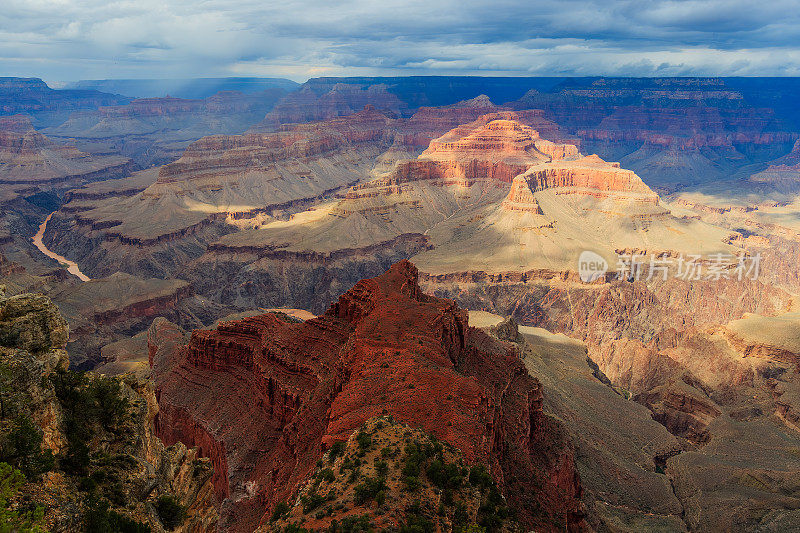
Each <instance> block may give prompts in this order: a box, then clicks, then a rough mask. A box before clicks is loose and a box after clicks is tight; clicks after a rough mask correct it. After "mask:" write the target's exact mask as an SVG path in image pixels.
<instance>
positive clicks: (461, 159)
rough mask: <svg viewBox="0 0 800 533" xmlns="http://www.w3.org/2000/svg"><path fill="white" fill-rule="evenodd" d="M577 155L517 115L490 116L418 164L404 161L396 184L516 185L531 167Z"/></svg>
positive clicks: (441, 142)
mask: <svg viewBox="0 0 800 533" xmlns="http://www.w3.org/2000/svg"><path fill="white" fill-rule="evenodd" d="M577 156H578V148H577V147H576V146H574V145H564V144H555V143H553V142H551V141H546V140H544V139H542V138H541V136H540V135H539V132H538V131H536V130H534V129H533V128H531V127H530V126H527V125H525V124H523V123H522V122H520V115H519V114H517V113H513V112H510V111H504V112H496V113H488V114H486V115H482V116H481V117H480V118H478V119H476V120H474V121H472V122H470V123H468V124H463V125H461V126H458V127H456V128H453V129H452V130H450V131H449V132H448V133H446V134H444V135H442V136H441V137H439V138H437V139H434V140H433V141H431V143H430V146H429V147H428V149H427V150H425V151H424V152H423V153H422V155H420V156H419V158H418V159H417V160H414V161H404V162H401V163H400V164H399V165H398V166H397V168H396V169H395V170H394V172H393V174H392V178H391V181H393V182H395V183H402V182H407V181H416V180H436V181H444V182H446V183H447V182H464V183H472V182H474V181H476V180H496V181H504V182H509V183H510V182H511V180H513V179H514V176H517V175H518V174H521V173H523V172H524V171H525V170H527V169H528V168H529V167H530V166H531V165H535V164H537V163H542V162H549V161H553V160H561V159H573V158H575V157H577Z"/></svg>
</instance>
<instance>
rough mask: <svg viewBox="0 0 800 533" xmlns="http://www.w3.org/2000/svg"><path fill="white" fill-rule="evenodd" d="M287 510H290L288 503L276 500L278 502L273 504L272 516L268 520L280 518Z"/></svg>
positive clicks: (286, 513)
mask: <svg viewBox="0 0 800 533" xmlns="http://www.w3.org/2000/svg"><path fill="white" fill-rule="evenodd" d="M289 511H291V508H290V507H289V504H287V503H286V502H278V504H277V505H276V506H275V509H273V510H272V517H271V518H270V520H272V521H273V522H275V521H276V520H280V519H281V518H283V517H284V516H286V515H288V514H289Z"/></svg>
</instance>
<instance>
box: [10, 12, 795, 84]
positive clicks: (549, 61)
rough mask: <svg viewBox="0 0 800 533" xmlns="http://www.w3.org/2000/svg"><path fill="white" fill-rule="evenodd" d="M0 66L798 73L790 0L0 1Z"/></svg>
mask: <svg viewBox="0 0 800 533" xmlns="http://www.w3.org/2000/svg"><path fill="white" fill-rule="evenodd" d="M4 4H5V6H4V9H3V10H2V11H0V69H2V72H4V73H5V74H6V75H21V76H39V77H43V78H45V79H48V80H74V79H80V78H111V77H117V78H119V77H181V76H228V75H269V76H287V77H291V78H293V79H296V80H299V81H302V80H305V79H306V78H308V77H311V76H318V75H398V74H483V75H489V74H502V75H548V74H549V75H800V57H798V54H799V53H800V44H798V43H800V13H798V11H800V10H797V9H796V0H772V1H770V2H763V3H762V4H760V5H759V6H758V9H754V6H753V5H752V2H750V1H748V0H670V1H664V0H602V1H601V0H534V1H531V0H527V1H525V0H496V1H494V2H486V1H480V2H477V1H473V0H461V1H455V0H437V1H430V0H424V1H423V0H402V1H401V0H384V1H382V2H375V1H374V0H348V1H334V0H326V1H323V0H305V1H300V0H285V1H283V2H280V3H279V2H264V1H263V0H238V1H230V0H205V1H202V2H197V1H196V0H191V1H190V0H110V1H109V0H5V2H4Z"/></svg>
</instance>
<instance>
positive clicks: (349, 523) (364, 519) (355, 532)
mask: <svg viewBox="0 0 800 533" xmlns="http://www.w3.org/2000/svg"><path fill="white" fill-rule="evenodd" d="M372 531H375V530H374V528H373V527H372V524H371V523H370V521H369V517H368V516H366V515H364V516H348V517H347V518H345V519H343V520H342V521H341V523H339V522H338V521H336V520H333V521H331V525H330V527H329V528H328V531H327V533H369V532H372Z"/></svg>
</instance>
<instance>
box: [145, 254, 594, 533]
mask: <svg viewBox="0 0 800 533" xmlns="http://www.w3.org/2000/svg"><path fill="white" fill-rule="evenodd" d="M159 328H160V329H161V330H162V331H164V333H158V335H159V336H164V335H168V334H167V333H166V331H167V330H166V329H165V328H167V326H165V325H161V326H159ZM167 329H168V328H167ZM154 335H155V334H154ZM150 354H151V362H152V367H153V375H154V378H155V380H156V384H157V388H158V392H157V394H158V399H159V406H160V408H161V411H160V413H159V416H158V419H157V428H158V432H159V434H160V435H161V437H162V438H163V439H164V440H165V441H166V442H168V443H169V442H174V441H176V440H182V441H183V442H186V443H187V444H189V445H199V446H200V447H201V449H202V450H203V453H204V454H205V455H207V456H210V457H211V458H212V462H213V463H214V465H215V478H214V479H215V487H216V491H217V494H218V496H219V497H220V498H224V499H225V502H224V503H223V505H222V513H223V522H222V525H223V526H224V527H226V528H230V529H231V530H242V531H245V530H251V529H253V527H254V526H255V525H257V524H259V523H264V521H265V520H266V518H265V516H268V514H267V512H268V511H269V510H270V509H271V508H272V507H273V506H274V505H275V504H276V503H277V502H279V501H284V500H285V499H286V498H287V497H290V496H292V495H294V494H296V491H297V490H298V488H299V484H300V483H301V482H302V481H303V480H304V479H306V478H307V476H308V475H309V474H310V473H311V472H312V470H313V468H314V465H315V464H316V462H317V460H318V459H319V458H320V456H321V455H322V452H323V451H324V450H326V449H328V448H329V447H331V445H332V444H333V443H335V442H337V441H340V440H346V439H347V438H348V437H349V436H350V434H351V433H352V432H353V431H354V430H355V429H357V428H358V427H360V426H361V424H363V423H364V421H366V420H368V419H369V418H371V417H373V416H376V415H381V414H390V415H392V416H394V418H396V419H397V420H399V421H404V422H406V423H408V424H409V425H411V426H414V427H419V428H421V429H423V430H425V431H426V432H429V433H431V434H433V435H435V436H436V437H437V438H438V439H440V440H442V441H443V442H446V443H449V444H450V445H452V446H454V447H455V448H457V449H459V450H461V451H462V452H463V453H464V457H465V459H466V461H467V462H469V463H476V462H477V463H481V464H484V465H487V466H488V467H489V468H490V471H491V473H492V477H493V478H494V479H495V480H496V481H497V483H498V485H499V487H500V488H501V489H502V492H503V494H504V495H505V496H506V498H507V499H508V501H509V502H510V505H511V506H512V507H513V508H514V509H516V511H517V517H518V519H519V520H520V522H521V523H522V524H523V525H524V526H525V527H528V528H537V527H538V528H542V529H547V530H555V529H560V528H563V527H564V526H565V524H566V525H567V526H568V527H569V528H570V529H576V528H581V527H583V521H582V518H581V514H580V511H579V507H578V505H577V500H576V498H578V497H579V495H580V484H579V481H578V477H577V474H576V472H575V470H574V464H573V459H572V452H571V448H570V447H569V445H568V444H567V442H566V441H565V439H564V435H563V431H562V429H561V428H560V425H559V424H558V423H556V422H555V421H554V420H552V419H550V418H548V417H546V416H544V415H543V413H542V411H541V402H542V392H541V388H540V385H539V383H538V382H537V381H536V380H534V379H532V378H530V377H529V376H528V374H527V372H526V371H525V369H524V366H523V365H522V363H521V362H520V361H519V360H518V359H517V358H516V355H515V351H514V350H513V349H512V348H511V347H510V346H508V345H505V344H503V343H501V342H499V341H495V340H492V339H491V338H490V337H488V336H487V335H485V334H484V333H482V332H480V331H478V330H475V329H472V328H469V327H468V323H467V316H466V313H465V312H464V311H461V310H460V309H458V308H457V307H456V306H455V305H454V304H453V303H452V302H450V301H448V300H440V299H438V298H434V297H430V296H426V295H424V294H422V293H421V291H420V289H419V287H418V285H417V270H416V268H415V267H414V266H413V265H411V264H410V263H408V262H401V263H398V264H396V265H394V266H393V267H392V268H391V269H390V270H389V271H387V272H386V273H385V274H383V275H381V276H379V277H378V278H375V279H371V280H364V281H362V282H360V283H358V284H357V285H356V286H355V287H354V288H353V289H351V290H350V291H348V292H347V293H346V294H345V295H343V296H342V297H341V298H340V299H339V301H338V302H337V303H336V304H334V305H332V306H331V308H330V309H329V310H328V312H327V313H326V314H325V315H323V316H321V317H319V318H317V319H313V320H309V321H306V322H303V323H295V324H293V323H288V322H284V321H283V320H282V319H280V318H279V317H276V316H275V315H269V314H268V315H262V316H258V317H253V318H250V319H245V320H242V321H238V322H230V323H224V324H220V326H219V327H218V329H217V330H216V331H197V332H195V333H193V335H192V340H191V341H190V343H189V346H187V347H184V348H177V349H176V347H175V345H174V343H165V344H162V343H159V342H157V341H154V342H152V343H151V345H150ZM211 390H213V391H215V392H214V393H213V394H209V391H211ZM221 391H224V393H221Z"/></svg>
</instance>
